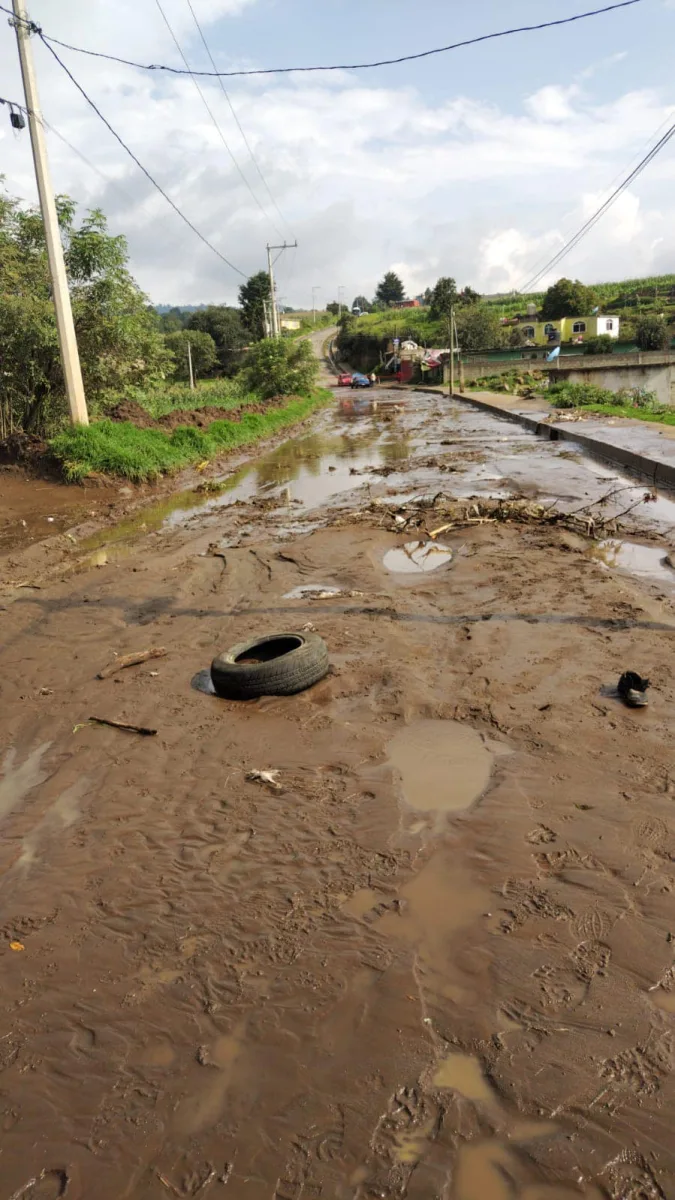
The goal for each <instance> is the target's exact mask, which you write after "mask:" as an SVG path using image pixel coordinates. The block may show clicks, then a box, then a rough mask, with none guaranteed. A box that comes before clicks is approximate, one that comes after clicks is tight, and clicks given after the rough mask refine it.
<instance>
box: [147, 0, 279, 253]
mask: <svg viewBox="0 0 675 1200" xmlns="http://www.w3.org/2000/svg"><path fill="white" fill-rule="evenodd" d="M155 4H156V5H157V7H158V9H159V11H160V13H161V15H162V20H163V21H164V24H165V25H166V27H167V29H168V31H169V33H170V34H171V37H172V38H173V43H174V45H175V47H176V49H177V51H178V53H179V54H180V56H181V58H182V60H183V62H184V63H185V66H186V67H187V70H188V73H189V75H190V77H191V79H192V82H193V84H194V85H195V88H196V89H197V93H198V95H199V97H200V99H201V102H202V104H203V105H204V108H205V109H206V111H207V113H208V114H209V116H210V118H211V120H212V122H213V125H214V127H215V129H216V132H217V134H218V136H219V138H220V140H221V142H222V143H223V145H224V147H225V149H226V150H227V153H228V154H229V156H230V158H231V159H232V162H233V164H234V167H235V169H236V170H237V171H238V172H239V175H240V177H241V180H242V182H243V184H244V186H245V187H246V188H247V189H248V191H249V192H250V194H251V196H252V198H253V200H254V202H255V203H256V204H257V206H258V208H259V209H260V211H261V213H262V215H263V216H264V218H265V220H266V221H268V220H269V217H268V215H267V213H266V212H265V209H264V208H263V206H262V204H261V203H260V201H259V199H258V197H257V196H256V194H255V192H254V191H253V188H252V187H251V185H250V183H249V181H248V179H247V178H246V176H245V175H244V172H243V171H242V169H241V167H240V166H239V163H238V162H237V160H236V158H235V157H234V154H233V153H232V151H231V149H230V147H229V144H228V142H227V139H226V137H225V134H224V133H223V131H222V129H221V128H220V125H219V124H218V120H217V118H216V116H215V115H214V113H213V110H212V108H211V107H210V105H209V102H208V100H207V99H206V96H205V95H204V93H203V91H202V89H201V87H200V86H199V84H198V82H197V80H196V79H195V77H194V73H193V71H192V68H191V67H190V64H189V62H188V60H187V58H186V57H185V54H184V53H183V49H182V47H181V44H180V42H179V41H178V38H177V37H176V35H175V33H174V31H173V29H172V27H171V25H170V23H169V18H168V17H167V15H166V13H165V12H164V9H163V8H162V5H161V0H155ZM221 86H222V85H221ZM271 224H272V227H273V229H275V230H276V232H277V233H278V234H279V236H280V237H283V234H282V233H281V230H280V229H277V226H276V225H275V224H274V221H272V222H271Z"/></svg>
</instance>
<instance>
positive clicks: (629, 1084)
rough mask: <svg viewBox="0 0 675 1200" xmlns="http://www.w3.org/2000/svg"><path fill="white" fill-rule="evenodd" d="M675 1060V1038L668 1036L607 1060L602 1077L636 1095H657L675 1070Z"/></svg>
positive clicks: (667, 1034) (601, 1073)
mask: <svg viewBox="0 0 675 1200" xmlns="http://www.w3.org/2000/svg"><path fill="white" fill-rule="evenodd" d="M674 1061H675V1060H674V1057H673V1036H672V1035H671V1034H670V1033H664V1034H662V1035H661V1036H660V1037H656V1038H654V1039H653V1040H652V1041H649V1042H648V1043H647V1044H646V1045H644V1046H632V1047H630V1048H629V1049H628V1050H622V1052H621V1053H620V1054H617V1055H616V1057H615V1058H607V1059H605V1061H604V1063H603V1064H602V1066H601V1069H600V1076H601V1078H602V1079H607V1080H609V1082H610V1083H614V1084H618V1085H620V1086H621V1088H622V1089H624V1090H628V1091H630V1092H633V1094H634V1095H636V1096H653V1095H655V1094H656V1092H658V1091H659V1089H660V1087H661V1083H662V1082H663V1080H664V1078H665V1077H666V1076H667V1075H669V1074H670V1072H671V1071H672V1069H673V1065H674Z"/></svg>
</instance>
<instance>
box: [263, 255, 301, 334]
mask: <svg viewBox="0 0 675 1200" xmlns="http://www.w3.org/2000/svg"><path fill="white" fill-rule="evenodd" d="M297 248H298V243H297V240H296V241H295V242H292V243H290V242H284V244H283V246H270V245H269V243H268V245H267V270H268V273H269V277H270V302H271V304H272V337H275V338H276V337H279V313H278V312H277V298H276V293H275V290H274V272H273V270H272V268H273V266H274V263H273V262H272V251H273V250H278V251H279V254H283V252H284V250H297ZM278 257H279V255H277V258H278ZM275 261H276V260H275Z"/></svg>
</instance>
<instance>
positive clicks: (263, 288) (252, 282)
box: [239, 271, 270, 341]
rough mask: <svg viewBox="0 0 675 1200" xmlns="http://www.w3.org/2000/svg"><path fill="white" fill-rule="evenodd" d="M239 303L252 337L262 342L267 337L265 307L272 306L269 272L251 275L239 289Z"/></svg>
mask: <svg viewBox="0 0 675 1200" xmlns="http://www.w3.org/2000/svg"><path fill="white" fill-rule="evenodd" d="M239 303H240V304H241V310H242V313H243V317H244V324H245V326H246V328H247V329H248V331H249V333H250V334H251V337H252V338H254V340H255V341H260V340H261V338H264V336H265V305H267V306H268V307H269V304H270V278H269V275H268V274H267V271H258V272H257V274H256V275H251V277H250V279H247V281H246V283H242V285H241V287H240V288H239Z"/></svg>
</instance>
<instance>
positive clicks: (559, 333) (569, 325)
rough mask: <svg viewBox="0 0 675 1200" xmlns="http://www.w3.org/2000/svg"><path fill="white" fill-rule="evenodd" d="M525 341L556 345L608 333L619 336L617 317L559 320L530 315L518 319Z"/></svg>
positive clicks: (540, 344)
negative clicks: (547, 319)
mask: <svg viewBox="0 0 675 1200" xmlns="http://www.w3.org/2000/svg"><path fill="white" fill-rule="evenodd" d="M518 328H519V329H520V330H521V332H522V334H523V336H524V338H525V340H526V342H529V343H531V344H532V345H535V346H547V345H556V344H557V343H559V342H587V341H588V339H589V338H593V337H599V336H600V335H601V334H608V335H609V337H612V338H618V336H619V317H615V316H600V314H599V313H594V314H593V315H592V316H590V317H562V318H561V320H559V321H537V320H535V319H534V318H533V317H531V316H527V317H521V318H520V319H519V321H518Z"/></svg>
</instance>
